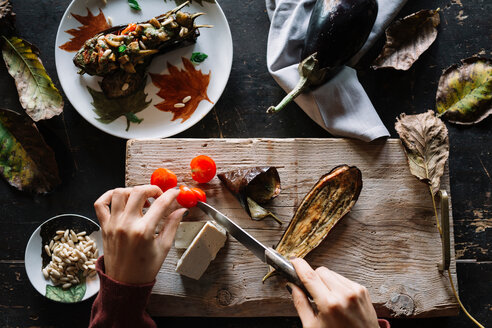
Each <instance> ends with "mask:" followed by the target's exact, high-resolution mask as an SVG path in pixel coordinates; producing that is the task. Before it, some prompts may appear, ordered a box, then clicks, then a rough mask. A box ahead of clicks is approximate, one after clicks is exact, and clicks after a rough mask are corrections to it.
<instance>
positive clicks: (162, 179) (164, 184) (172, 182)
mask: <svg viewBox="0 0 492 328" xmlns="http://www.w3.org/2000/svg"><path fill="white" fill-rule="evenodd" d="M150 184H151V185H155V186H158V187H159V188H161V190H162V192H165V191H166V190H168V189H171V188H174V187H176V186H177V185H178V178H177V177H176V174H174V173H173V172H172V171H171V170H168V169H163V168H158V169H157V170H155V171H154V173H152V176H151V177H150Z"/></svg>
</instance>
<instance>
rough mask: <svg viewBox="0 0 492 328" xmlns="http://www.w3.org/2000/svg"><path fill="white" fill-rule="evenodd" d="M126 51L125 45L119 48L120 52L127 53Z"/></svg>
mask: <svg viewBox="0 0 492 328" xmlns="http://www.w3.org/2000/svg"><path fill="white" fill-rule="evenodd" d="M125 50H126V46H125V45H124V44H122V45H121V46H119V47H118V52H125Z"/></svg>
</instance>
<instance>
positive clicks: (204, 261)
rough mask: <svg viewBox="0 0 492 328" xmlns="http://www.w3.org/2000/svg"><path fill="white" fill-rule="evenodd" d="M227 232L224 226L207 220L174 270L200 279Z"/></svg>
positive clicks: (223, 241) (222, 244)
mask: <svg viewBox="0 0 492 328" xmlns="http://www.w3.org/2000/svg"><path fill="white" fill-rule="evenodd" d="M226 239H227V233H226V231H225V230H224V228H222V227H220V226H219V225H217V224H215V223H213V222H211V221H208V222H207V223H206V224H205V225H204V226H203V228H202V230H200V232H199V233H198V234H197V235H196V237H195V238H194V239H193V241H192V242H191V244H190V246H189V247H188V249H187V250H186V251H185V252H184V253H183V256H181V258H180V259H179V261H178V265H177V266H176V272H178V273H179V274H182V275H184V276H187V277H189V278H193V279H196V280H198V279H200V277H201V276H202V274H203V273H204V272H205V270H207V268H208V266H209V264H210V262H212V260H213V259H215V256H216V255H217V252H218V251H219V250H220V249H221V248H222V247H223V246H224V244H225V241H226Z"/></svg>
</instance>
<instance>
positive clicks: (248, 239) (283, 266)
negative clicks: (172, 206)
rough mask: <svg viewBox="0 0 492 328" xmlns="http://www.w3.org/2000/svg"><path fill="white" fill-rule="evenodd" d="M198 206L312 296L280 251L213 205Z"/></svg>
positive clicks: (258, 256) (199, 204) (203, 204)
mask: <svg viewBox="0 0 492 328" xmlns="http://www.w3.org/2000/svg"><path fill="white" fill-rule="evenodd" d="M197 207H198V208H199V209H201V210H202V211H203V212H205V213H206V214H207V215H209V216H210V217H211V218H213V219H214V220H215V222H217V223H218V224H219V225H220V226H221V227H223V228H224V229H226V230H227V232H228V233H229V234H231V235H232V236H233V237H234V238H235V239H236V240H237V241H239V242H240V243H241V244H243V245H244V246H246V248H247V249H249V250H250V251H251V252H252V253H253V254H254V255H255V256H256V257H257V258H259V259H260V260H261V261H262V262H264V263H267V264H269V265H271V266H272V267H274V268H275V269H276V270H277V272H279V273H280V274H281V275H282V276H284V277H285V278H286V279H287V280H288V281H290V282H291V283H293V284H295V285H297V286H299V288H301V289H302V291H303V292H304V293H306V295H307V296H308V297H309V298H311V296H310V295H309V292H308V291H307V290H306V288H305V287H304V285H303V284H302V282H301V280H300V279H299V277H298V276H297V273H296V270H295V269H294V266H293V265H292V263H290V261H289V260H287V259H286V258H285V257H283V256H282V255H281V254H280V253H279V252H277V251H276V250H274V249H273V248H271V247H266V246H265V245H263V244H262V243H260V242H259V241H258V240H256V239H255V238H254V237H253V236H251V235H250V234H249V233H247V232H246V231H244V230H243V229H242V228H241V227H240V226H238V225H237V224H236V223H234V221H232V220H231V219H229V218H228V217H227V216H225V215H224V214H222V213H220V212H219V211H217V210H216V209H215V208H213V207H212V206H210V205H208V204H207V203H203V202H198V204H197Z"/></svg>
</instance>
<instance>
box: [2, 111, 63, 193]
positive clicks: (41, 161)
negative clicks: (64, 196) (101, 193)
mask: <svg viewBox="0 0 492 328" xmlns="http://www.w3.org/2000/svg"><path fill="white" fill-rule="evenodd" d="M0 174H2V175H3V177H4V178H5V179H6V180H7V182H8V183H10V184H11V185H12V186H14V187H15V188H17V189H19V190H23V191H24V190H25V191H32V192H35V193H46V192H48V191H51V190H52V189H53V188H54V187H55V186H57V185H58V184H60V177H59V175H58V166H57V164H56V160H55V154H54V152H53V150H52V149H51V148H50V147H49V146H48V145H47V144H46V143H45V142H44V139H43V137H42V136H41V134H40V133H39V131H38V129H37V128H36V125H35V124H34V122H33V121H32V120H31V119H30V118H29V117H28V116H27V115H25V114H24V115H20V114H17V113H16V112H13V111H10V110H7V109H0Z"/></svg>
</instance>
